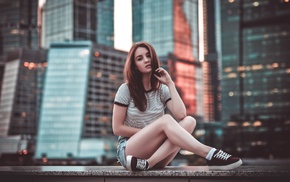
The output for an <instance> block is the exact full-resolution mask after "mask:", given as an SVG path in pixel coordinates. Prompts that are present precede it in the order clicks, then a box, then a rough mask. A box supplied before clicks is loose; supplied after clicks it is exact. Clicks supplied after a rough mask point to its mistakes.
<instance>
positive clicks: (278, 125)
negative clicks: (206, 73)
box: [220, 0, 290, 157]
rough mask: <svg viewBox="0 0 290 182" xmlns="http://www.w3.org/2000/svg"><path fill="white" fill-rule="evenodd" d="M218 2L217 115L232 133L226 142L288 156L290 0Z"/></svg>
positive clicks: (256, 150) (278, 155)
mask: <svg viewBox="0 0 290 182" xmlns="http://www.w3.org/2000/svg"><path fill="white" fill-rule="evenodd" d="M220 8H221V23H222V24H221V25H222V27H221V30H222V31H221V32H222V70H221V74H222V119H223V120H224V121H226V122H228V121H229V122H228V128H227V129H228V130H225V131H226V132H227V134H228V135H232V136H233V137H231V138H235V142H233V141H231V140H230V139H229V137H226V138H227V139H229V140H228V141H225V142H226V145H228V146H231V148H235V149H236V150H237V151H238V152H239V151H241V152H244V154H247V152H248V154H249V151H251V150H252V149H253V150H252V151H255V152H256V154H260V155H264V156H274V157H283V156H288V157H289V153H288V152H287V151H285V152H283V150H284V148H285V147H286V146H289V144H290V143H289V140H288V139H289V137H290V136H289V133H290V114H289V110H290V62H289V57H290V52H289V50H288V44H289V42H290V2H289V1H288V0H277V1H264V0H256V1H251V0H222V1H221V3H220ZM286 140H287V141H286ZM256 154H253V155H256Z"/></svg>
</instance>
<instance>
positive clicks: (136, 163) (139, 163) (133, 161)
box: [126, 155, 149, 171]
mask: <svg viewBox="0 0 290 182" xmlns="http://www.w3.org/2000/svg"><path fill="white" fill-rule="evenodd" d="M126 159H127V164H126V168H127V169H128V170H130V171H146V170H148V169H149V164H148V162H147V160H145V159H138V158H136V157H133V156H131V155H128V156H127V157H126Z"/></svg>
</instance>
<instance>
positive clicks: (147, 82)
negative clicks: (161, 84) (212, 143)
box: [142, 74, 151, 91]
mask: <svg viewBox="0 0 290 182" xmlns="http://www.w3.org/2000/svg"><path fill="white" fill-rule="evenodd" d="M150 78H151V74H148V75H147V74H146V75H143V77H142V83H143V86H144V89H145V90H146V91H148V90H150V89H151V79H150Z"/></svg>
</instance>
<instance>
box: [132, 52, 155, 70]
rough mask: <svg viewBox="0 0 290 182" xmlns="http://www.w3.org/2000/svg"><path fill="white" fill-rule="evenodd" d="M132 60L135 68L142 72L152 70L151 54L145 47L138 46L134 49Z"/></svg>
mask: <svg viewBox="0 0 290 182" xmlns="http://www.w3.org/2000/svg"><path fill="white" fill-rule="evenodd" d="M134 61H135V65H136V68H137V70H138V71H139V72H140V73H142V74H148V73H151V72H152V67H151V55H150V53H149V51H148V50H147V49H146V48H145V47H138V48H137V49H136V51H135V55H134Z"/></svg>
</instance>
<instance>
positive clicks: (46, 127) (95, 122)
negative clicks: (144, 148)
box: [35, 41, 126, 160]
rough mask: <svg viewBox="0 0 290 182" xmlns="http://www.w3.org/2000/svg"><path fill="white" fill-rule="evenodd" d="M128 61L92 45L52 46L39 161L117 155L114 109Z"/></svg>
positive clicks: (45, 91)
mask: <svg viewBox="0 0 290 182" xmlns="http://www.w3.org/2000/svg"><path fill="white" fill-rule="evenodd" d="M125 59H126V53H125V52H122V51H117V50H114V49H113V48H110V47H107V46H100V45H94V44H93V43H92V42H91V41H72V42H63V43H61V42H60V43H52V44H51V46H50V51H49V54H48V64H49V66H48V67H47V72H46V75H45V84H44V93H43V99H42V105H41V112H40V120H39V130H38V131H39V133H38V141H37V148H36V155H35V158H36V159H42V158H47V159H49V160H50V159H61V160H64V159H68V158H72V157H73V158H75V159H84V158H89V159H95V158H97V157H102V156H106V157H113V158H114V157H115V147H114V143H115V142H116V138H115V136H114V135H113V132H112V125H111V115H112V105H113V100H114V94H115V92H116V91H117V88H118V87H119V86H120V84H121V83H122V82H123V75H122V71H123V65H124V62H125ZM110 149H111V150H112V151H111V150H110Z"/></svg>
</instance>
